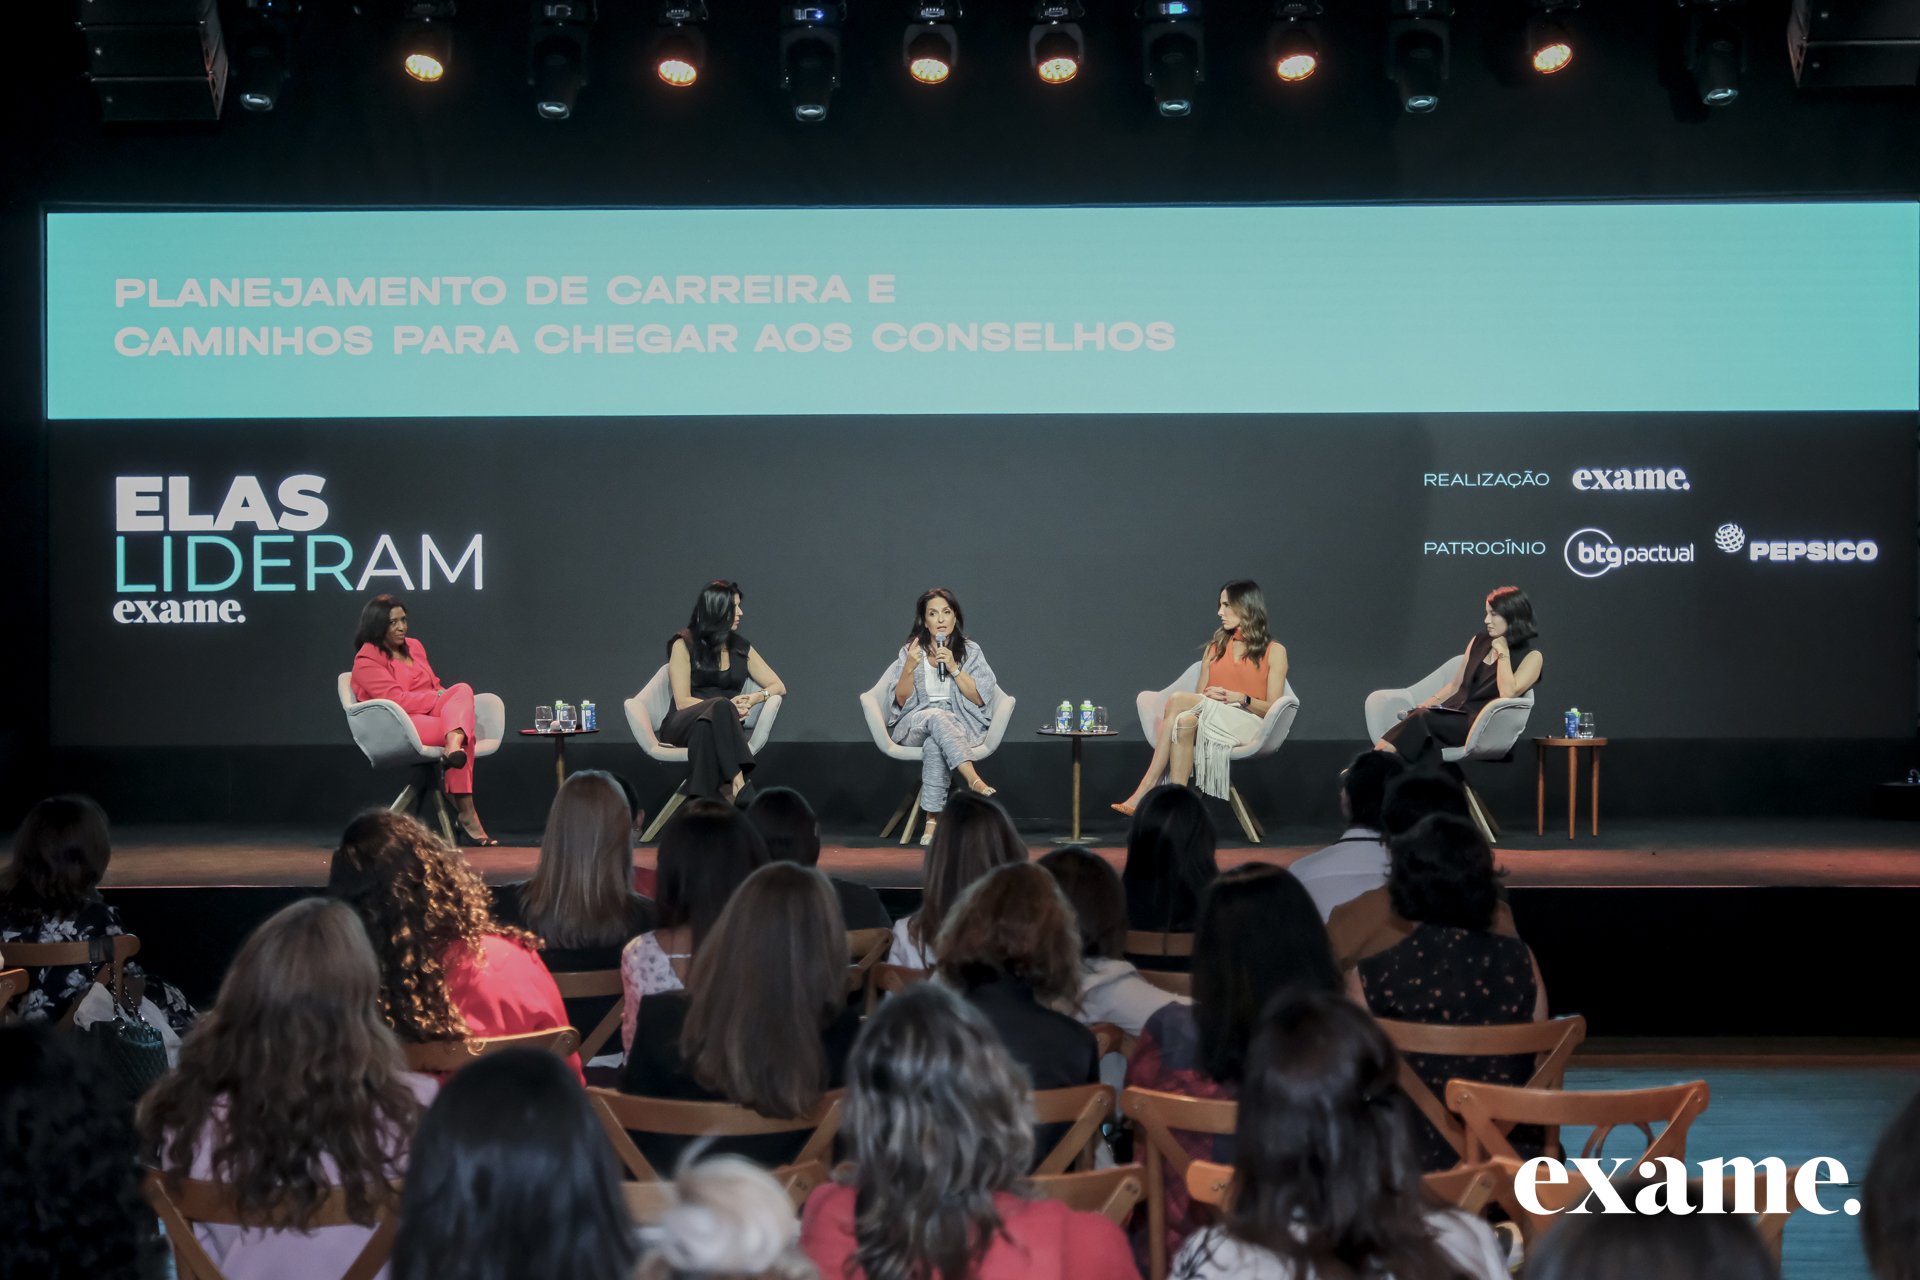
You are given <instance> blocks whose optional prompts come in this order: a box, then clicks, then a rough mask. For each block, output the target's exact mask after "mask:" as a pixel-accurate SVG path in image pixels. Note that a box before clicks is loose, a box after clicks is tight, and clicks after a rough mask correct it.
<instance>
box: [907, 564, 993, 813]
mask: <svg viewBox="0 0 1920 1280" xmlns="http://www.w3.org/2000/svg"><path fill="white" fill-rule="evenodd" d="M965 627H966V619H965V617H964V616H963V615H962V614H961V612H960V601H959V600H958V599H956V598H955V596H954V594H953V592H951V591H949V590H947V589H946V588H945V587H934V588H933V589H932V590H930V591H923V592H921V593H920V599H919V600H918V601H917V602H916V603H915V604H914V606H913V630H912V631H911V632H909V633H908V635H907V643H906V645H905V646H904V647H902V648H901V650H900V656H899V657H897V658H895V659H894V660H893V665H892V666H891V667H889V668H887V675H886V679H887V681H890V682H891V683H892V685H893V700H892V701H891V702H890V703H889V704H888V705H887V731H888V733H889V734H890V735H891V736H892V738H893V740H894V741H895V742H897V743H899V744H900V745H901V746H903V747H919V748H921V752H922V755H921V764H920V808H921V809H922V810H923V811H924V812H925V813H926V815H927V826H926V830H925V831H923V832H922V833H921V835H920V843H921V844H930V843H932V841H933V829H934V824H935V822H936V821H937V819H936V817H935V815H937V814H938V813H939V812H940V811H941V810H942V809H945V808H946V807H947V787H948V784H949V780H950V778H949V775H951V774H953V773H955V772H958V773H959V775H960V777H961V780H962V781H964V782H965V783H966V784H967V786H968V787H969V788H971V789H972V790H974V791H977V792H979V793H980V794H981V795H983V796H990V795H992V794H993V792H994V789H993V788H992V787H990V786H988V785H987V784H986V782H985V781H984V780H983V779H982V778H981V777H980V771H979V770H977V769H975V768H974V767H973V751H974V749H975V748H977V747H978V746H979V745H980V744H981V743H982V742H984V741H986V737H987V726H988V725H990V724H991V723H992V722H993V693H994V689H995V688H996V687H997V683H998V682H997V681H995V680H994V678H993V668H992V667H990V666H988V665H987V655H986V654H985V653H984V652H983V651H982V650H981V648H980V646H979V645H977V644H975V643H974V642H973V641H971V640H969V639H967V637H966V631H965Z"/></svg>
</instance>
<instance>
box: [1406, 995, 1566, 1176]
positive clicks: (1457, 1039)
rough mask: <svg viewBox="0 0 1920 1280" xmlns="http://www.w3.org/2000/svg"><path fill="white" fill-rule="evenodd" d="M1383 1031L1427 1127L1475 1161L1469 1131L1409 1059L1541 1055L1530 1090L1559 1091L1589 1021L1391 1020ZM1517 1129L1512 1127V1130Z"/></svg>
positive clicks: (1552, 1146)
mask: <svg viewBox="0 0 1920 1280" xmlns="http://www.w3.org/2000/svg"><path fill="white" fill-rule="evenodd" d="M1379 1021H1380V1029H1381V1030H1382V1031H1385V1032H1386V1033H1387V1038H1388V1039H1389V1040H1392V1041H1393V1044H1394V1047H1395V1048H1397V1049H1398V1050H1400V1054H1401V1057H1400V1090H1401V1092H1403V1093H1405V1094H1406V1095H1407V1097H1408V1098H1410V1099H1411V1100H1412V1101H1413V1105H1414V1106H1416V1107H1418V1108H1419V1109H1420V1114H1421V1115H1423V1116H1425V1117H1426V1118H1427V1123H1429V1124H1431V1125H1432V1126H1433V1127H1434V1128H1435V1129H1438V1130H1439V1131H1440V1136H1441V1137H1443V1138H1445V1139H1446V1140H1447V1145H1448V1146H1450V1147H1452V1148H1453V1150H1454V1152H1455V1154H1457V1155H1458V1156H1459V1157H1460V1158H1461V1159H1462V1160H1472V1159H1473V1158H1474V1157H1473V1156H1472V1154H1471V1153H1470V1150H1469V1145H1470V1144H1469V1143H1468V1140H1467V1131H1466V1127H1465V1126H1464V1125H1462V1124H1461V1123H1460V1119H1459V1117H1458V1116H1455V1115H1454V1114H1453V1113H1452V1112H1450V1111H1448V1110H1447V1107H1446V1104H1445V1103H1443V1102H1442V1101H1441V1100H1440V1099H1439V1098H1438V1097H1437V1096H1435V1094H1434V1092H1433V1090H1432V1089H1430V1088H1428V1087H1427V1082H1426V1081H1424V1080H1422V1079H1421V1078H1420V1077H1419V1076H1418V1075H1416V1074H1414V1070H1413V1068H1412V1067H1411V1066H1410V1065H1409V1064H1408V1062H1407V1059H1406V1055H1407V1054H1410V1053H1425V1054H1435V1055H1439V1056H1444V1057H1452V1058H1472V1057H1490V1058H1491V1057H1503V1056H1508V1055H1514V1056H1517V1055H1520V1054H1532V1055H1534V1056H1535V1057H1536V1059H1537V1060H1536V1062H1535V1065H1534V1070H1533V1075H1532V1076H1531V1077H1530V1078H1529V1079H1528V1080H1527V1085H1526V1087H1527V1088H1529V1089H1558V1088H1560V1087H1561V1086H1562V1085H1564V1084H1565V1083H1566V1078H1567V1060H1568V1059H1570V1058H1571V1057H1573V1051H1574V1050H1575V1049H1577V1048H1578V1047H1579V1046H1580V1043H1581V1042H1582V1041H1583V1040H1585V1039H1586V1038H1587V1020H1586V1019H1585V1018H1583V1017H1581V1016H1580V1015H1579V1014H1573V1015H1571V1016H1568V1017H1562V1018H1548V1019H1546V1020H1545V1021H1541V1022H1515V1023H1506V1024H1503V1025H1500V1026H1486V1027H1465V1026H1458V1025H1446V1024H1441V1023H1432V1022H1394V1021H1391V1020H1389V1019H1386V1018H1382V1019H1380V1020H1379ZM1512 1127H1513V1126H1512V1125H1508V1126H1507V1129H1509V1130H1510V1129H1511V1128H1512ZM1547 1138H1548V1149H1549V1150H1550V1151H1552V1150H1557V1149H1558V1135H1556V1134H1552V1133H1549V1134H1548V1135H1547Z"/></svg>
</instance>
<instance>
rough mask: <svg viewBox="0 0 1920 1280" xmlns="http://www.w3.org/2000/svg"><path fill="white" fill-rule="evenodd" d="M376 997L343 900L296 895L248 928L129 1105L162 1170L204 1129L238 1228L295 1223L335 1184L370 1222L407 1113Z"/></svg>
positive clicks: (393, 1172)
mask: <svg viewBox="0 0 1920 1280" xmlns="http://www.w3.org/2000/svg"><path fill="white" fill-rule="evenodd" d="M379 994H380V964H379V962H378V961H377V960H376V959H375V958H374V954H373V946H372V944H371V943H370V942H369V941H368V939H367V931H366V930H365V929H364V928H363V927H362V926H361V924H360V920H359V918H358V917H357V916H355V914H354V912H353V909H352V908H351V907H349V906H347V905H346V904H345V903H343V902H339V901H336V900H334V899H332V898H303V899H301V900H300V901H299V902H296V903H294V904H293V905H292V906H289V907H283V908H282V909H281V910H280V911H278V912H276V913H275V914H274V915H273V916H271V917H270V918H269V919H268V920H267V921H266V923H264V924H262V925H261V926H260V927H259V928H258V929H255V930H254V931H253V934H252V936H251V937H249V938H248V939H247V941H246V944H245V945H244V946H242V947H241V948H240V954H239V955H237V956H235V957H234V961H233V964H232V965H231V966H230V967H229V968H228V969H227V976H226V979H225V980H224V981H223V982H221V984H220V998H219V999H218V1000H217V1001H215V1003H214V1006H213V1010H212V1012H210V1013H208V1014H207V1015H206V1016H205V1017H203V1018H201V1019H200V1021H199V1022H198V1023H196V1024H195V1025H194V1028H193V1031H192V1033H191V1034H189V1035H188V1036H187V1039H186V1043H185V1044H183V1045H182V1046H181V1047H180V1067H179V1069H178V1070H176V1071H174V1072H172V1073H170V1074H168V1075H167V1076H165V1077H164V1078H162V1079H161V1081H160V1083H159V1084H157V1085H155V1086H154V1087H153V1091H152V1092H150V1093H149V1094H147V1096H146V1098H145V1100H144V1101H143V1102H142V1104H141V1108H140V1127H141V1130H142V1132H143V1134H144V1135H145V1137H146V1140H147V1142H148V1143H149V1144H151V1147H152V1149H153V1150H155V1151H157V1152H159V1154H160V1159H161V1165H162V1167H163V1168H165V1169H166V1171H167V1175H168V1177H169V1178H173V1179H179V1178H184V1177H186V1176H187V1175H188V1173H189V1172H190V1170H191V1169H192V1167H193V1163H194V1156H195V1154H196V1152H197V1151H198V1150H199V1149H200V1145H201V1144H202V1143H203V1142H204V1141H205V1135H206V1133H207V1131H208V1127H209V1125H211V1126H212V1130H213V1132H214V1134H215V1137H214V1141H213V1148H212V1166H213V1174H214V1176H215V1177H216V1178H218V1179H219V1180H220V1181H221V1182H223V1183H226V1184H227V1185H229V1186H230V1187H231V1188H232V1189H233V1192H234V1198H235V1202H236V1203H237V1204H238V1206H239V1209H240V1214H241V1217H242V1218H243V1220H244V1221H245V1222H246V1223H247V1225H249V1226H255V1227H283V1228H284V1227H291V1228H293V1229H295V1230H301V1231H304V1230H307V1229H308V1228H309V1226H310V1224H311V1223H312V1221H313V1215H314V1214H315V1213H317V1212H318V1211H319V1209H320V1207H321V1205H322V1204H323V1203H324V1202H325V1200H326V1198H327V1196H328V1195H329V1194H331V1193H332V1191H333V1189H334V1188H335V1187H344V1188H345V1189H346V1193H347V1212H348V1215H349V1216H350V1217H352V1219H353V1220H354V1221H355V1222H358V1223H361V1224H362V1225H371V1224H372V1223H373V1221H374V1213H375V1211H376V1210H378V1209H381V1208H383V1207H385V1206H387V1205H389V1204H391V1203H392V1202H393V1199H394V1195H393V1190H392V1186H391V1184H392V1183H394V1182H397V1181H398V1180H399V1179H400V1174H401V1170H402V1169H403V1167H404V1165H405V1160H404V1158H403V1157H404V1154H405V1152H406V1143H407V1139H408V1137H409V1136H410V1135H411V1134H412V1133H413V1130H414V1128H415V1127H416V1126H417V1125H418V1124H419V1122H420V1104H419V1101H418V1100H417V1099H416V1097H415V1096H414V1092H413V1088H412V1086H411V1085H410V1084H408V1082H407V1075H406V1071H407V1062H406V1058H405V1056H404V1055H403V1054H402V1053H401V1050H400V1041H399V1039H398V1038H397V1037H396V1036H395V1035H394V1034H393V1030H392V1028H390V1027H388V1026H387V1024H386V1023H385V1021H383V1020H382V1019H381V1017H380V1004H379Z"/></svg>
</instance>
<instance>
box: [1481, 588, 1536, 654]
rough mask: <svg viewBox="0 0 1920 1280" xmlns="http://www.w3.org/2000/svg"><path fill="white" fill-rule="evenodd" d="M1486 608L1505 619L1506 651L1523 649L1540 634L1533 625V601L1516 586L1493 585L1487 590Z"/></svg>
mask: <svg viewBox="0 0 1920 1280" xmlns="http://www.w3.org/2000/svg"><path fill="white" fill-rule="evenodd" d="M1487 608H1489V609H1491V610H1493V611H1494V612H1495V613H1496V614H1498V615H1500V616H1501V617H1502V618H1505V619H1506V620H1507V652H1508V653H1509V654H1511V653H1512V652H1513V651H1514V650H1515V649H1524V648H1526V647H1527V646H1528V645H1529V644H1532V643H1533V638H1534V637H1535V636H1537V635H1539V634H1540V628H1538V627H1536V626H1534V625H1533V601H1531V600H1529V599H1527V593H1526V592H1524V591H1522V590H1521V589H1520V588H1518V587H1495V588H1494V589H1493V590H1491V591H1489V592H1487Z"/></svg>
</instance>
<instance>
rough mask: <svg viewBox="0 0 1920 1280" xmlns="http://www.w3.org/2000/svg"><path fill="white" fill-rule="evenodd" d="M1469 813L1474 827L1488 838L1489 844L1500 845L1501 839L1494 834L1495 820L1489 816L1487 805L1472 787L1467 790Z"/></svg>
mask: <svg viewBox="0 0 1920 1280" xmlns="http://www.w3.org/2000/svg"><path fill="white" fill-rule="evenodd" d="M1467 812H1468V813H1470V814H1472V815H1473V825H1474V826H1476V827H1478V828H1480V834H1481V835H1483V836H1485V837H1486V838H1487V843H1488V844H1499V843H1500V839H1499V837H1498V836H1497V835H1496V834H1495V833H1494V826H1493V820H1492V819H1491V818H1490V817H1489V816H1488V814H1487V808H1486V805H1485V804H1484V803H1483V802H1482V801H1481V799H1480V796H1479V794H1478V793H1477V792H1475V791H1474V789H1473V788H1472V787H1468V788H1467Z"/></svg>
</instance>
